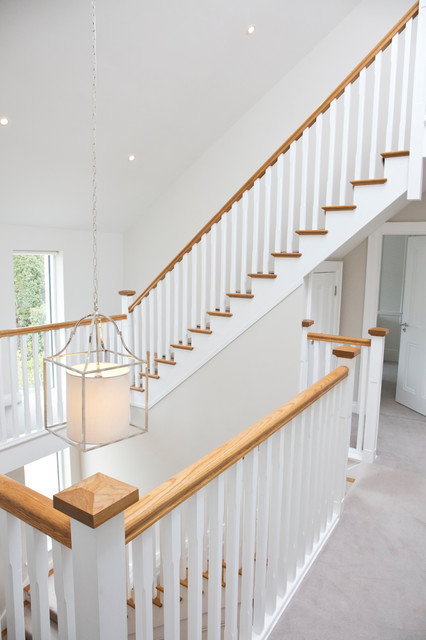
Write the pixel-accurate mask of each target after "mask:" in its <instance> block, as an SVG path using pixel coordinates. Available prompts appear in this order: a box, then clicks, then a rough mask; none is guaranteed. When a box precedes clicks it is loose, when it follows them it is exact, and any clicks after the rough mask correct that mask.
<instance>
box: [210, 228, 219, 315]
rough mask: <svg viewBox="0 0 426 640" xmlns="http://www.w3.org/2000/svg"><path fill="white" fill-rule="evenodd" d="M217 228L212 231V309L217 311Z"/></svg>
mask: <svg viewBox="0 0 426 640" xmlns="http://www.w3.org/2000/svg"><path fill="white" fill-rule="evenodd" d="M217 227H218V223H216V224H214V225H213V226H212V228H211V231H210V255H211V257H210V309H211V311H216V287H217V284H216V279H217V273H216V270H217Z"/></svg>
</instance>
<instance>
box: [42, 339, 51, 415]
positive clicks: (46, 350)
mask: <svg viewBox="0 0 426 640" xmlns="http://www.w3.org/2000/svg"><path fill="white" fill-rule="evenodd" d="M43 346H44V355H45V357H48V356H50V354H51V349H50V332H47V331H46V332H45V333H43ZM45 371H46V380H45V381H44V386H45V389H46V396H45V402H46V406H45V411H46V412H47V413H46V415H47V424H52V421H53V411H52V365H51V364H50V363H49V362H47V363H46V367H45Z"/></svg>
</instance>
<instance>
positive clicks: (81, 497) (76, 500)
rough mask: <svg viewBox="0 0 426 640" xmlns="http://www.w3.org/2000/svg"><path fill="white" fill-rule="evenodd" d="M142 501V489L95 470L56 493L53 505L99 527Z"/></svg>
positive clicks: (89, 524)
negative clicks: (140, 493) (140, 498)
mask: <svg viewBox="0 0 426 640" xmlns="http://www.w3.org/2000/svg"><path fill="white" fill-rule="evenodd" d="M138 500H139V489H137V488H136V487H132V486H131V485H130V484H126V483H125V482H120V480H115V479H114V478H110V477H109V476H106V475H104V474H103V473H95V475H94V476H90V478H87V479H86V480H82V481H81V482H78V483H77V484H74V485H73V486H72V487H69V488H68V489H64V490H63V491H61V492H60V493H57V494H56V495H54V496H53V506H54V508H55V509H58V511H62V513H65V514H66V515H67V516H70V517H71V518H74V520H78V521H79V522H82V523H83V524H85V525H87V526H88V527H91V528H92V529H96V527H99V525H101V524H103V523H104V522H107V520H110V519H111V518H113V517H114V516H116V515H117V514H118V513H120V512H121V511H124V509H127V507H130V505H131V504H134V503H135V502H137V501H138Z"/></svg>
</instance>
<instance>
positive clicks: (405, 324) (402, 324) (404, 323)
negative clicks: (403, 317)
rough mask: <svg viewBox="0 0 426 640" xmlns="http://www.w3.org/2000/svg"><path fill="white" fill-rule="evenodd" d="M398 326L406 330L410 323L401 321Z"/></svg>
mask: <svg viewBox="0 0 426 640" xmlns="http://www.w3.org/2000/svg"><path fill="white" fill-rule="evenodd" d="M399 326H400V327H402V330H403V331H407V327H409V326H410V325H409V324H408V323H407V322H401V323H400V325H399Z"/></svg>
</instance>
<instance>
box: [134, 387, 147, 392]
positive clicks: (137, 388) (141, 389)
mask: <svg viewBox="0 0 426 640" xmlns="http://www.w3.org/2000/svg"><path fill="white" fill-rule="evenodd" d="M130 389H131V390H132V391H140V392H142V391H143V392H144V393H145V389H144V388H143V387H130Z"/></svg>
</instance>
